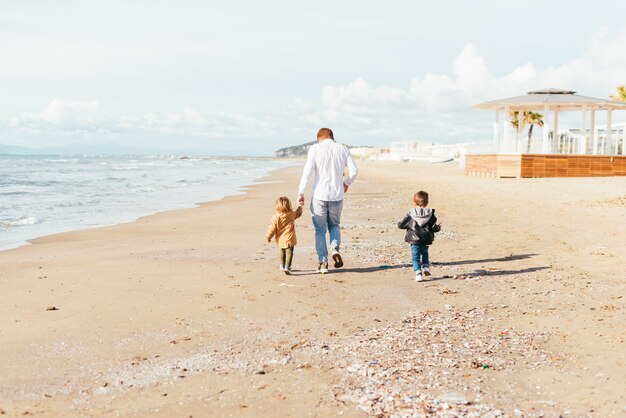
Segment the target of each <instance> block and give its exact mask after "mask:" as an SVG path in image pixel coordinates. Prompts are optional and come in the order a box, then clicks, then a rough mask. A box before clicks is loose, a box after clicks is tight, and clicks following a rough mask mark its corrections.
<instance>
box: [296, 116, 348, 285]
mask: <svg viewBox="0 0 626 418" xmlns="http://www.w3.org/2000/svg"><path fill="white" fill-rule="evenodd" d="M317 141H318V143H317V144H315V145H313V146H312V147H311V148H310V149H309V154H308V156H307V160H306V164H305V165H304V171H303V172H302V179H301V180H300V188H299V190H298V203H299V204H301V205H304V191H305V189H306V186H307V183H308V181H309V177H310V176H311V174H315V179H314V180H313V190H312V197H311V215H312V218H313V228H314V229H315V250H316V251H317V257H318V259H319V266H318V268H317V271H318V273H322V274H324V273H328V247H327V246H326V231H328V232H329V234H330V249H331V257H332V259H333V261H334V263H335V264H334V265H335V268H339V267H341V266H343V260H342V258H341V254H340V253H339V245H340V244H341V230H340V228H339V223H340V221H341V209H342V207H343V196H344V193H345V192H347V191H348V187H350V185H351V184H352V182H353V181H354V179H355V178H356V176H357V174H358V169H357V167H356V164H355V163H354V160H353V159H352V155H351V154H350V150H349V149H348V148H347V147H346V146H344V145H340V144H338V143H336V142H335V139H334V137H333V131H331V130H330V129H328V128H322V129H320V130H319V131H318V133H317ZM346 167H347V168H348V176H347V177H344V174H343V172H344V169H345V168H346Z"/></svg>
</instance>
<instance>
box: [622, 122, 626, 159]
mask: <svg viewBox="0 0 626 418" xmlns="http://www.w3.org/2000/svg"><path fill="white" fill-rule="evenodd" d="M622 155H626V123H625V124H623V125H622Z"/></svg>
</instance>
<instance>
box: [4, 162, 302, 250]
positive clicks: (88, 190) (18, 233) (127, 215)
mask: <svg viewBox="0 0 626 418" xmlns="http://www.w3.org/2000/svg"><path fill="white" fill-rule="evenodd" d="M289 164H290V163H288V162H284V161H279V160H271V159H253V158H185V159H180V158H177V157H173V156H95V157H93V156H89V157H87V156H21V155H0V168H1V171H2V175H1V176H0V249H8V248H14V247H18V246H20V245H24V244H25V243H26V241H27V240H29V239H33V238H36V237H40V236H44V235H50V234H53V233H59V232H67V231H73V230H78V229H84V228H94V227H99V226H106V225H114V224H117V223H121V222H129V221H133V220H135V219H137V217H139V216H144V215H149V214H153V213H156V212H160V211H164V210H172V209H180V208H186V207H192V206H194V205H195V204H197V203H199V202H204V201H209V200H215V199H220V198H223V197H225V196H228V195H233V194H237V193H238V192H239V190H240V188H241V187H242V186H245V185H248V184H251V183H252V182H253V181H254V180H255V179H258V178H259V177H262V176H263V175H265V174H267V173H268V172H269V171H271V170H273V169H276V168H280V167H284V166H287V165H289Z"/></svg>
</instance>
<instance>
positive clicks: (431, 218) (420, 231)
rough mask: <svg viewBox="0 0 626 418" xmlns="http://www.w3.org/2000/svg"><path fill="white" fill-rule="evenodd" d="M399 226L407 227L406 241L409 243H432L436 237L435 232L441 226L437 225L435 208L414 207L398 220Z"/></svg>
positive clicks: (401, 227)
mask: <svg viewBox="0 0 626 418" xmlns="http://www.w3.org/2000/svg"><path fill="white" fill-rule="evenodd" d="M398 228H400V229H406V230H407V231H406V234H405V236H404V241H406V242H408V243H409V244H420V245H430V244H432V243H433V240H434V239H435V232H439V231H440V230H441V227H440V226H439V225H437V217H436V216H435V209H431V208H413V209H411V210H410V211H409V213H407V214H406V216H405V217H404V218H403V219H402V220H401V221H400V222H398Z"/></svg>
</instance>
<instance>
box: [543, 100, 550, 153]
mask: <svg viewBox="0 0 626 418" xmlns="http://www.w3.org/2000/svg"><path fill="white" fill-rule="evenodd" d="M549 112H550V106H548V105H547V104H546V105H544V106H543V141H542V144H541V152H542V153H544V154H549V153H550V123H549V122H548V119H549V116H548V115H549Z"/></svg>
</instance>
